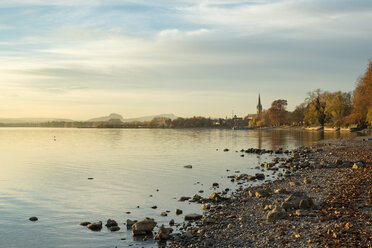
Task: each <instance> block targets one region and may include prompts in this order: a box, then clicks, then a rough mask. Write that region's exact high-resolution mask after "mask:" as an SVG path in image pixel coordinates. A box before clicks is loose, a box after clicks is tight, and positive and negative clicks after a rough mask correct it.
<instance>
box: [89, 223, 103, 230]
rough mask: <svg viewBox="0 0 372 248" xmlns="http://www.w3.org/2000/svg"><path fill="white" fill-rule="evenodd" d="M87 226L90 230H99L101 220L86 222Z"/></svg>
mask: <svg viewBox="0 0 372 248" xmlns="http://www.w3.org/2000/svg"><path fill="white" fill-rule="evenodd" d="M87 227H88V228H89V229H90V230H92V231H100V230H101V229H102V221H98V222H94V223H91V224H88V225H87Z"/></svg>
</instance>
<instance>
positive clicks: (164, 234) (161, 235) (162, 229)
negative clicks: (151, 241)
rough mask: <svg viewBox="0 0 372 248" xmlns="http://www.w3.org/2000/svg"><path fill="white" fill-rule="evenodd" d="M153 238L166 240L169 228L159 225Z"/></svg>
mask: <svg viewBox="0 0 372 248" xmlns="http://www.w3.org/2000/svg"><path fill="white" fill-rule="evenodd" d="M155 239H158V240H168V239H170V232H169V229H168V228H165V227H164V225H161V227H160V228H159V230H158V233H157V234H156V237H155Z"/></svg>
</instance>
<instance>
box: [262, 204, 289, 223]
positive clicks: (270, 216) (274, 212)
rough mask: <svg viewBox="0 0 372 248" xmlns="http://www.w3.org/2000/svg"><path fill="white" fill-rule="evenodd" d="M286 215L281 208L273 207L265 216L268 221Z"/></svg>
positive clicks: (282, 217)
mask: <svg viewBox="0 0 372 248" xmlns="http://www.w3.org/2000/svg"><path fill="white" fill-rule="evenodd" d="M286 216H287V213H286V212H285V211H284V210H283V209H280V208H277V207H275V208H274V209H273V210H271V211H270V212H269V213H268V214H267V216H266V218H267V220H269V221H275V220H280V219H284V218H285V217H286Z"/></svg>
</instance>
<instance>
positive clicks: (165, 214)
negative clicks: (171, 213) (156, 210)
mask: <svg viewBox="0 0 372 248" xmlns="http://www.w3.org/2000/svg"><path fill="white" fill-rule="evenodd" d="M160 215H161V216H168V214H167V213H166V212H161V213H160Z"/></svg>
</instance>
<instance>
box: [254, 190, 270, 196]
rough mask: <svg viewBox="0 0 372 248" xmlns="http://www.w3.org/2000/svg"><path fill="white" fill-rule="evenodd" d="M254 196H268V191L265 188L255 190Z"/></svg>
mask: <svg viewBox="0 0 372 248" xmlns="http://www.w3.org/2000/svg"><path fill="white" fill-rule="evenodd" d="M255 196H256V197H259V198H261V197H268V196H270V193H269V192H268V191H267V190H259V191H256V192H255Z"/></svg>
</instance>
